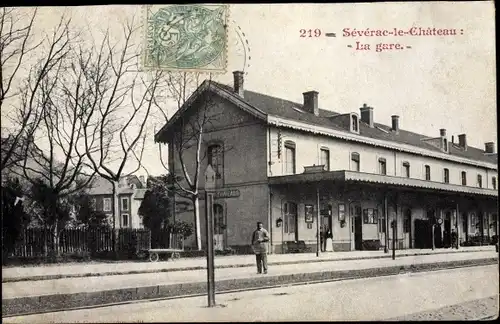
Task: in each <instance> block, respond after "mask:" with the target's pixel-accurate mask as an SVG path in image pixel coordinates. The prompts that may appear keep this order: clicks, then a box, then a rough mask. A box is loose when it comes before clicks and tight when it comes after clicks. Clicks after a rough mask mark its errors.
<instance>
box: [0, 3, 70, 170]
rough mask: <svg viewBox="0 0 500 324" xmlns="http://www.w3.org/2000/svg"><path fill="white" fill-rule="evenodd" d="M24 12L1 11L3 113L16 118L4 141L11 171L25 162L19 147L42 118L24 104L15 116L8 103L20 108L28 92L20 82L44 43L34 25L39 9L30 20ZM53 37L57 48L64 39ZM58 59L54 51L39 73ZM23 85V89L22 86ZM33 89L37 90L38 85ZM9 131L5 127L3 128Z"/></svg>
mask: <svg viewBox="0 0 500 324" xmlns="http://www.w3.org/2000/svg"><path fill="white" fill-rule="evenodd" d="M21 10H23V9H14V8H1V9H0V111H2V118H6V119H7V118H8V119H12V124H13V125H12V126H11V127H9V129H8V134H7V136H6V137H5V138H4V137H3V134H2V138H1V145H2V154H1V161H0V169H1V171H2V172H3V171H4V169H7V168H10V167H12V166H13V165H15V164H17V163H19V162H21V161H22V158H23V157H22V155H21V154H20V151H21V150H20V149H19V147H22V146H23V145H25V144H26V142H25V140H26V138H29V137H30V136H31V135H32V133H33V131H34V127H33V126H34V125H35V124H36V119H37V117H38V115H37V111H35V109H34V107H33V104H30V102H23V103H22V109H19V110H16V111H15V113H14V114H13V115H11V114H7V113H6V111H7V107H6V106H5V101H6V100H9V99H10V101H13V104H12V106H14V107H17V106H18V105H20V99H21V98H20V97H24V98H26V94H27V93H26V90H22V89H23V88H22V86H24V83H22V82H20V80H22V79H23V77H24V76H25V75H23V72H25V71H24V70H23V69H22V68H21V67H22V66H23V65H25V64H26V61H27V57H28V54H29V53H30V52H33V51H34V50H35V49H37V48H38V47H39V46H40V45H41V43H42V42H38V43H35V42H34V41H33V25H34V22H35V18H36V15H37V10H36V9H35V10H33V12H32V13H31V15H29V16H28V17H26V15H25V14H23V12H21ZM54 36H56V37H54V38H52V40H51V41H52V44H51V45H53V49H55V48H57V47H58V46H59V45H60V43H59V42H60V41H61V39H59V37H58V36H60V34H55V35H54ZM56 60H57V55H54V52H51V53H49V54H48V55H47V56H46V58H45V63H46V64H45V65H42V67H41V68H40V70H39V71H38V74H39V76H42V77H43V75H44V74H45V73H46V72H47V70H48V69H50V65H51V63H52V62H53V61H56ZM19 83H21V86H19ZM32 85H33V87H35V88H36V87H37V84H36V82H35V83H34V84H33V83H32ZM2 128H3V130H5V127H4V126H3V127H2Z"/></svg>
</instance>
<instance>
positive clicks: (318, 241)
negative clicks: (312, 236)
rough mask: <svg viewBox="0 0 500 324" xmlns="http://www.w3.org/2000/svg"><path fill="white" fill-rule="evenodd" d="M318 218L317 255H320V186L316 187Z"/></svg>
mask: <svg viewBox="0 0 500 324" xmlns="http://www.w3.org/2000/svg"><path fill="white" fill-rule="evenodd" d="M316 206H317V208H316V219H317V222H316V256H317V257H319V250H320V248H321V247H320V237H319V234H320V226H319V225H320V224H319V222H320V218H319V216H320V215H319V187H318V188H316Z"/></svg>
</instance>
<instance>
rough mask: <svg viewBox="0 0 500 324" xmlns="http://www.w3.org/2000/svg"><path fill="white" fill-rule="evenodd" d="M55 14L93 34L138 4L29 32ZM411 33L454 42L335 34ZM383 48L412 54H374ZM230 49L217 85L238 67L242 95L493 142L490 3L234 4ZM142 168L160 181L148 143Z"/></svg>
mask: <svg viewBox="0 0 500 324" xmlns="http://www.w3.org/2000/svg"><path fill="white" fill-rule="evenodd" d="M63 9H65V10H66V12H67V13H68V14H70V15H71V16H72V17H73V19H74V23H76V24H79V25H81V26H91V28H96V29H97V28H101V30H104V29H105V28H106V26H108V24H109V26H111V28H112V29H113V28H114V29H116V28H119V27H120V23H121V22H122V21H125V20H126V19H127V18H129V17H132V16H134V15H135V19H142V8H141V7H140V6H100V7H70V8H52V7H43V8H40V14H41V15H40V17H39V19H40V20H39V21H38V25H37V28H38V29H39V30H45V31H47V30H48V29H49V28H51V26H53V24H54V22H56V21H58V17H59V15H60V13H61V11H62V10H63ZM238 26H239V28H241V30H242V31H243V32H244V33H245V37H246V41H248V47H249V48H250V54H249V55H250V57H251V58H250V59H248V57H247V61H246V64H245V62H244V55H243V45H242V44H241V43H240V42H239V41H237V39H236V33H235V31H236V28H238ZM411 27H424V28H427V27H431V28H432V27H436V28H446V29H452V28H454V29H456V30H457V31H458V33H459V35H457V36H447V37H440V36H403V37H395V36H388V37H358V38H348V37H343V35H342V30H343V29H344V28H351V29H353V28H356V29H358V30H365V29H366V28H370V29H378V28H386V29H390V30H393V29H394V28H398V29H403V30H408V29H409V28H411ZM300 29H313V30H314V29H320V30H321V32H322V34H324V33H326V32H332V33H336V37H325V36H323V35H321V37H318V38H314V37H312V38H309V37H306V38H301V37H299V36H300V33H299V31H300ZM462 29H463V35H460V31H461V30H462ZM116 30H117V29H116ZM137 41H139V42H140V41H142V40H141V39H140V38H138V39H137ZM356 41H359V42H361V43H364V44H371V47H372V50H370V51H356V50H354V48H355V47H356ZM382 42H384V43H400V44H403V45H405V46H411V47H412V48H411V49H406V48H405V49H404V50H395V51H386V52H381V53H378V52H376V51H374V50H373V49H374V47H375V45H376V44H377V43H382ZM347 45H352V46H353V48H348V47H347ZM228 48H229V53H228V54H229V58H228V71H227V73H226V74H224V75H220V76H218V77H217V78H216V79H218V80H219V81H221V82H223V83H227V84H231V83H232V78H233V76H232V71H233V70H236V69H238V70H241V69H245V72H247V75H245V88H246V89H248V90H253V91H257V92H262V93H265V94H269V95H272V96H276V97H282V98H285V99H288V100H293V101H296V102H302V92H304V91H308V90H316V91H318V92H319V105H320V108H323V109H329V110H335V111H337V112H350V111H354V112H358V113H359V107H361V106H362V104H363V103H366V104H368V105H369V106H372V107H374V119H375V122H379V123H384V124H388V125H390V121H391V117H390V116H391V115H393V114H397V115H399V116H400V127H401V128H403V129H406V130H410V131H414V132H418V133H422V134H426V135H428V136H438V135H439V129H440V128H445V129H447V133H448V135H449V139H450V140H451V135H455V141H457V136H456V135H458V134H461V133H466V134H467V140H468V144H469V145H472V146H476V147H479V148H483V147H484V142H489V141H494V142H496V139H497V135H496V134H497V127H496V120H497V118H496V91H495V87H496V78H495V71H496V68H495V25H494V4H493V2H469V3H467V2H463V3H461V2H435V3H434V2H423V3H369V4H325V5H320V4H244V5H236V4H233V5H231V6H230V18H229V47H228ZM247 53H248V52H247ZM248 65H249V66H248ZM168 106H169V107H173V105H172V104H171V103H168ZM172 113H173V111H172ZM2 124H3V121H2ZM158 126H159V125H158ZM151 127H152V126H151ZM150 133H152V131H150ZM144 164H145V166H146V167H147V169H148V171H149V172H150V173H151V174H161V173H163V169H162V167H161V165H160V162H159V159H158V150H157V146H155V145H154V143H153V138H152V135H151V140H150V141H149V144H148V148H147V152H146V156H145V158H144ZM141 174H145V172H141Z"/></svg>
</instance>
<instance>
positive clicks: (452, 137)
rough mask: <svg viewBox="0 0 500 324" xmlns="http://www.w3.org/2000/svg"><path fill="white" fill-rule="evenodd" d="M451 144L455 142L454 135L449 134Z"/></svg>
mask: <svg viewBox="0 0 500 324" xmlns="http://www.w3.org/2000/svg"><path fill="white" fill-rule="evenodd" d="M451 144H455V136H454V135H451Z"/></svg>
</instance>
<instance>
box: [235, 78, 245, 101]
mask: <svg viewBox="0 0 500 324" xmlns="http://www.w3.org/2000/svg"><path fill="white" fill-rule="evenodd" d="M243 75H244V72H243V71H234V72H233V76H234V86H233V88H234V92H236V93H237V94H238V95H239V96H240V97H242V98H243V94H244V90H245V88H244V87H243V81H244V77H243Z"/></svg>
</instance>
